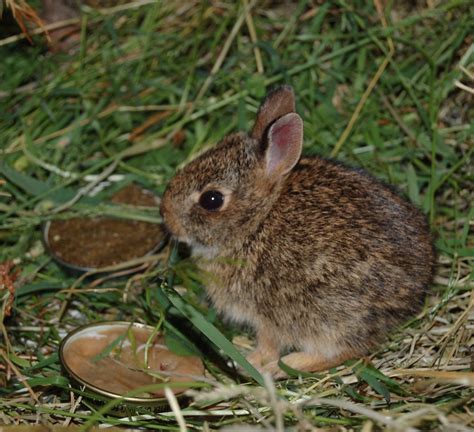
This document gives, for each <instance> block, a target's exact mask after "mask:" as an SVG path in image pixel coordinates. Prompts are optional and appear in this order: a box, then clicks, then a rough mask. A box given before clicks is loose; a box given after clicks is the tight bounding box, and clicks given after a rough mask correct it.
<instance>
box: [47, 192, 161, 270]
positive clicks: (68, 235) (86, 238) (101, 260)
mask: <svg viewBox="0 0 474 432" xmlns="http://www.w3.org/2000/svg"><path fill="white" fill-rule="evenodd" d="M111 202H113V203H116V204H129V205H134V206H146V207H155V206H156V207H157V212H158V203H157V199H156V197H155V195H153V193H151V192H150V191H147V190H145V189H142V188H140V187H138V186H136V185H134V184H131V185H128V186H126V187H125V188H123V189H121V190H120V191H119V192H117V193H116V194H115V195H114V196H113V197H112V199H111ZM163 237H164V231H163V229H162V227H161V226H160V225H158V224H153V223H149V222H141V221H134V220H126V219H116V218H111V217H97V218H72V219H67V220H57V221H53V222H51V225H50V227H49V231H48V244H49V247H50V249H51V252H52V253H53V255H54V256H56V257H57V258H59V259H60V260H62V261H64V262H66V263H67V264H71V265H74V266H77V267H82V268H86V269H94V268H101V267H107V266H111V265H115V264H119V263H122V262H125V261H129V260H131V259H134V258H139V257H142V256H144V255H146V254H147V253H150V252H151V251H153V250H154V249H155V248H156V247H157V245H158V244H159V243H160V242H161V241H162V240H163Z"/></svg>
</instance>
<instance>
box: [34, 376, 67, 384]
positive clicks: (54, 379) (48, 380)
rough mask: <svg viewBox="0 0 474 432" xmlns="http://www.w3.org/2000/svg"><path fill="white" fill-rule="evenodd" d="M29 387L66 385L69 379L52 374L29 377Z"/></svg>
mask: <svg viewBox="0 0 474 432" xmlns="http://www.w3.org/2000/svg"><path fill="white" fill-rule="evenodd" d="M27 382H28V384H29V385H30V387H36V386H63V387H64V386H67V385H68V384H69V380H68V379H67V378H66V377H64V376H62V375H54V376H50V377H38V378H30V379H29V380H28V381H27Z"/></svg>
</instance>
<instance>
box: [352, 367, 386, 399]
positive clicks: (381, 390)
mask: <svg viewBox="0 0 474 432" xmlns="http://www.w3.org/2000/svg"><path fill="white" fill-rule="evenodd" d="M353 371H354V373H355V374H356V375H357V377H358V378H359V379H361V380H362V381H365V382H366V383H367V384H368V385H369V386H370V387H371V388H372V389H373V390H374V391H375V392H376V393H378V394H379V395H381V396H382V397H383V398H384V399H385V401H386V402H387V403H390V392H389V390H388V389H387V387H385V385H384V384H383V383H382V382H381V381H380V380H379V378H381V377H382V376H383V377H385V376H384V375H383V374H382V373H381V372H379V371H378V370H376V369H375V368H372V369H369V368H368V367H367V366H365V365H358V366H356V367H355V368H354V369H353ZM375 371H376V372H375ZM385 378H387V377H385Z"/></svg>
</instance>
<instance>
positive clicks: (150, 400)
mask: <svg viewBox="0 0 474 432" xmlns="http://www.w3.org/2000/svg"><path fill="white" fill-rule="evenodd" d="M106 325H110V326H112V327H113V326H124V327H136V328H139V329H147V330H150V331H154V330H155V328H154V327H153V326H151V325H148V324H143V323H139V322H130V321H120V320H117V321H96V322H93V323H89V324H84V325H81V326H79V327H77V328H75V329H74V330H72V331H70V332H69V333H68V334H67V335H66V336H65V337H64V338H63V339H62V340H61V343H60V344H59V348H58V353H59V361H60V363H61V365H62V367H63V368H64V369H65V371H66V372H67V374H68V375H69V376H70V377H72V378H73V379H74V380H75V381H76V382H78V383H79V384H80V385H82V386H84V387H86V388H87V389H89V390H92V391H93V392H95V393H97V394H99V395H101V396H106V397H107V398H109V399H122V400H123V402H124V403H133V404H142V405H148V406H150V405H151V406H155V405H161V404H164V405H167V404H168V399H167V398H166V397H165V396H157V397H138V396H124V395H121V394H118V393H114V392H112V391H109V390H104V389H102V388H100V387H97V386H95V385H94V384H91V383H90V382H87V381H85V380H84V379H83V378H81V377H80V376H79V375H78V374H76V373H75V372H74V371H73V370H72V369H71V368H70V367H69V365H68V364H67V362H66V360H65V358H64V349H65V347H66V345H67V343H68V342H69V341H70V340H71V339H72V338H73V337H74V336H76V335H77V334H79V333H81V332H82V331H84V330H87V329H91V328H94V327H101V326H106ZM161 333H162V332H159V333H158V334H161ZM200 360H201V359H200ZM201 362H202V360H201ZM203 366H204V364H203ZM175 397H176V398H178V399H179V398H182V397H184V392H183V393H178V394H175Z"/></svg>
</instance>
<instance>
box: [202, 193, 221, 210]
mask: <svg viewBox="0 0 474 432" xmlns="http://www.w3.org/2000/svg"><path fill="white" fill-rule="evenodd" d="M223 204H224V195H222V193H220V192H219V191H215V190H210V191H206V192H204V193H203V194H202V195H201V196H200V197H199V205H200V206H201V207H202V208H203V209H205V210H208V211H217V210H219V209H220V208H221V207H222V205H223Z"/></svg>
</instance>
